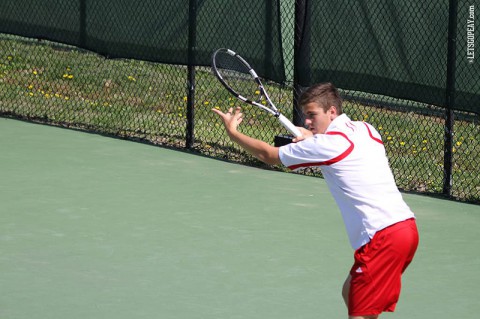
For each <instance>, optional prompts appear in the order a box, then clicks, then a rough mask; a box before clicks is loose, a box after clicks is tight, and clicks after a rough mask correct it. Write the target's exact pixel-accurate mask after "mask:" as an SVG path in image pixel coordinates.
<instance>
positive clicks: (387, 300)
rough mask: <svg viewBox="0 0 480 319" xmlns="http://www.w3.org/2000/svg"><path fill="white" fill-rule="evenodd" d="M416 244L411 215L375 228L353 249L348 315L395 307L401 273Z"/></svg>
mask: <svg viewBox="0 0 480 319" xmlns="http://www.w3.org/2000/svg"><path fill="white" fill-rule="evenodd" d="M417 246H418V231H417V225H416V223H415V219H413V218H411V219H408V220H405V221H403V222H399V223H396V224H394V225H391V226H389V227H387V228H385V229H382V230H380V231H378V232H377V233H376V234H375V235H374V236H373V238H372V240H371V241H370V242H369V243H368V244H366V245H364V246H362V247H360V248H359V249H357V250H356V251H355V255H354V258H355V263H354V264H353V266H352V269H351V270H350V275H351V282H350V292H349V295H348V314H349V315H350V316H366V315H378V314H380V313H382V312H384V311H390V312H392V311H394V310H395V306H396V305H397V301H398V298H399V296H400V288H401V276H402V274H403V272H404V271H405V269H406V268H407V266H408V265H409V264H410V262H411V261H412V259H413V256H414V255H415V251H416V250H417Z"/></svg>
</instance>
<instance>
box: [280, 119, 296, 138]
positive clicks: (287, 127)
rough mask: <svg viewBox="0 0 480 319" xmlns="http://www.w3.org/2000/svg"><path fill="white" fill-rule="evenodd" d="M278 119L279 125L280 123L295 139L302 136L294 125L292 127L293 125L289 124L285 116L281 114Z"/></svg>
mask: <svg viewBox="0 0 480 319" xmlns="http://www.w3.org/2000/svg"><path fill="white" fill-rule="evenodd" d="M278 119H279V120H280V123H282V125H283V126H284V127H285V128H286V129H287V130H288V131H289V132H290V133H292V134H293V135H294V136H295V137H299V136H302V133H300V130H299V129H298V128H297V127H296V126H295V125H293V123H292V122H290V121H289V120H288V119H287V118H286V117H285V116H283V114H280V115H279V116H278Z"/></svg>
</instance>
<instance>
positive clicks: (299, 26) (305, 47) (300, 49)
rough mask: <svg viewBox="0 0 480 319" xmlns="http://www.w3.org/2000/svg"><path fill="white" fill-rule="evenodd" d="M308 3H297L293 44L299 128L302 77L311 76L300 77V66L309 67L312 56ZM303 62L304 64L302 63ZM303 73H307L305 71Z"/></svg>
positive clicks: (300, 0)
mask: <svg viewBox="0 0 480 319" xmlns="http://www.w3.org/2000/svg"><path fill="white" fill-rule="evenodd" d="M307 1H308V0H296V1H295V29H294V44H293V124H295V125H297V126H303V125H304V118H303V115H302V114H303V113H302V110H301V109H300V106H299V105H298V100H299V98H300V95H301V93H302V91H303V88H302V86H301V85H300V77H301V76H302V77H305V76H308V77H309V75H300V72H301V70H300V65H309V63H308V61H307V59H309V54H310V52H309V51H310V50H309V49H310V29H309V26H307V23H308V21H306V20H307V18H306V17H307V14H308V12H307ZM300 61H303V62H300ZM303 72H307V71H305V70H303Z"/></svg>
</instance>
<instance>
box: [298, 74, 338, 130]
mask: <svg viewBox="0 0 480 319" xmlns="http://www.w3.org/2000/svg"><path fill="white" fill-rule="evenodd" d="M300 106H301V108H302V110H303V113H304V114H305V124H306V125H307V127H308V129H309V130H311V131H312V133H313V134H323V133H325V131H326V130H327V128H328V126H329V125H330V123H332V121H333V120H334V119H335V118H336V117H337V116H338V115H340V114H342V99H341V97H340V94H339V93H338V90H337V88H336V87H335V86H334V85H333V84H332V83H319V84H315V85H313V86H312V87H310V88H308V89H307V90H306V91H305V92H304V93H303V94H302V95H301V96H300Z"/></svg>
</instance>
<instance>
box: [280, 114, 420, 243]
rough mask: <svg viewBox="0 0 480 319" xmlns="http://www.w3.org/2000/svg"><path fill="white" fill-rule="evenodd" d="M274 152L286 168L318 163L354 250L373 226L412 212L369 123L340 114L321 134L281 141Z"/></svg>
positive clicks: (390, 222) (375, 228) (372, 232)
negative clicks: (298, 139)
mask: <svg viewBox="0 0 480 319" xmlns="http://www.w3.org/2000/svg"><path fill="white" fill-rule="evenodd" d="M279 155H280V160H281V161H282V163H283V164H284V165H285V166H287V167H288V168H290V169H292V170H296V169H300V168H303V167H311V166H319V167H320V168H321V170H322V174H323V176H324V178H325V181H326V182H327V185H328V187H329V189H330V192H331V193H332V195H333V197H334V199H335V201H336V203H337V205H338V207H339V208H340V211H341V213H342V217H343V221H344V223H345V228H346V230H347V233H348V237H349V240H350V244H351V245H352V247H353V248H354V249H358V248H360V247H361V246H363V245H365V244H366V243H368V242H369V241H370V239H371V238H372V237H373V235H375V233H376V232H377V231H379V230H381V229H384V228H385V227H388V226H390V225H393V224H395V223H397V222H400V221H403V220H406V219H409V218H412V217H414V214H413V212H412V211H411V210H410V208H409V207H408V205H407V204H406V203H405V202H404V200H403V198H402V195H401V193H400V191H399V190H398V188H397V186H396V184H395V179H394V177H393V174H392V172H391V169H390V166H389V164H388V159H387V156H386V153H385V148H384V146H383V142H382V140H381V136H380V134H379V133H378V132H377V130H375V128H374V127H373V126H371V125H370V124H367V123H365V122H359V121H351V120H350V119H349V118H348V116H346V115H345V114H342V115H340V116H337V117H336V118H335V119H334V120H333V121H332V123H330V125H329V126H328V128H327V130H326V132H325V134H316V135H314V136H313V137H311V138H307V139H305V140H303V141H300V142H298V143H291V144H288V145H285V146H282V147H280V150H279Z"/></svg>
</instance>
